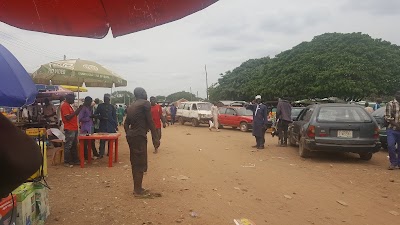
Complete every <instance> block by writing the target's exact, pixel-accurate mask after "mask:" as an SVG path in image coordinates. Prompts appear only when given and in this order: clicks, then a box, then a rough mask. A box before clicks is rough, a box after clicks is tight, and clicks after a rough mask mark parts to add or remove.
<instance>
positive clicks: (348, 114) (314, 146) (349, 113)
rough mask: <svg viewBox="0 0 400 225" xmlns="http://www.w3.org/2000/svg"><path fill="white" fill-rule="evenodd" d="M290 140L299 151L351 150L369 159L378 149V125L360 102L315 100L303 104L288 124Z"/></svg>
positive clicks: (379, 144) (305, 155)
mask: <svg viewBox="0 0 400 225" xmlns="http://www.w3.org/2000/svg"><path fill="white" fill-rule="evenodd" d="M289 143H290V144H291V145H296V144H298V145H299V155H300V156H301V157H307V156H308V155H309V153H310V152H311V151H336V152H337V151H339V152H352V153H357V154H359V155H360V158H361V159H363V160H370V159H371V158H372V154H373V153H375V152H377V151H379V149H380V147H381V143H380V141H379V127H378V124H377V123H376V121H375V119H374V118H373V117H372V116H371V115H370V114H369V113H367V112H366V111H365V109H364V108H363V107H361V106H357V105H350V104H335V103H333V104H316V105H311V106H308V107H307V108H305V109H304V110H303V111H302V112H301V113H300V115H299V116H298V117H297V119H296V120H295V121H294V122H293V123H292V125H291V126H290V127H289Z"/></svg>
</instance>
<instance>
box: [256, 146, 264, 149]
mask: <svg viewBox="0 0 400 225" xmlns="http://www.w3.org/2000/svg"><path fill="white" fill-rule="evenodd" d="M257 149H258V150H262V149H265V147H264V146H260V147H257Z"/></svg>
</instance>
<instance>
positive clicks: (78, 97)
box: [78, 86, 80, 107]
mask: <svg viewBox="0 0 400 225" xmlns="http://www.w3.org/2000/svg"><path fill="white" fill-rule="evenodd" d="M79 101H80V100H79V86H78V107H79Z"/></svg>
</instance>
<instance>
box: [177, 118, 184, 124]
mask: <svg viewBox="0 0 400 225" xmlns="http://www.w3.org/2000/svg"><path fill="white" fill-rule="evenodd" d="M178 121H179V123H180V124H181V125H184V124H185V121H184V120H183V118H182V117H179V119H178Z"/></svg>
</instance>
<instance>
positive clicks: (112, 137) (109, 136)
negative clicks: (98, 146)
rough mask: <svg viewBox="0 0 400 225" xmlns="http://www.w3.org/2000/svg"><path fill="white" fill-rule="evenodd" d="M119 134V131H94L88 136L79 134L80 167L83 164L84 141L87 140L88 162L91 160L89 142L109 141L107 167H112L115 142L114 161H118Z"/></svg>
mask: <svg viewBox="0 0 400 225" xmlns="http://www.w3.org/2000/svg"><path fill="white" fill-rule="evenodd" d="M120 136H121V134H120V133H94V134H91V135H89V136H86V135H85V134H80V135H79V136H78V141H79V159H80V161H81V168H83V167H84V166H85V153H84V142H85V140H88V163H91V161H92V145H91V142H92V141H95V140H96V139H98V140H107V141H109V143H108V146H109V152H108V167H112V162H113V152H114V143H115V159H114V162H118V138H119V137H120Z"/></svg>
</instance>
